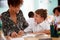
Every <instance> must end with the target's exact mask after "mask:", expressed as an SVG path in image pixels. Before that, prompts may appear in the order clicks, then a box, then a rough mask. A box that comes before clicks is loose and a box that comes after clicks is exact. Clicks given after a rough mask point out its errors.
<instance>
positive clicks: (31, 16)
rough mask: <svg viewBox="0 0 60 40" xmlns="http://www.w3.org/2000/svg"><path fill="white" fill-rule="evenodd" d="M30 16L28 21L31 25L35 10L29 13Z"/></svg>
mask: <svg viewBox="0 0 60 40" xmlns="http://www.w3.org/2000/svg"><path fill="white" fill-rule="evenodd" d="M28 17H29V19H27V22H28V24H29V25H31V24H32V23H34V12H33V11H30V12H29V13H28Z"/></svg>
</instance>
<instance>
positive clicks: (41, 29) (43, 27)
mask: <svg viewBox="0 0 60 40" xmlns="http://www.w3.org/2000/svg"><path fill="white" fill-rule="evenodd" d="M46 18H47V11H46V10H44V9H38V10H36V11H35V14H34V20H35V24H32V25H30V26H29V27H27V28H26V29H25V30H24V31H25V32H32V33H36V34H37V33H46V34H49V33H50V25H48V23H47V21H46V20H45V19H46Z"/></svg>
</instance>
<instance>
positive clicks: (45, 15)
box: [35, 9, 47, 20]
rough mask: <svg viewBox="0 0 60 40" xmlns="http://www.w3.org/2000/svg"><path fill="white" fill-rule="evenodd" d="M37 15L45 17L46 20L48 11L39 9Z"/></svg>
mask: <svg viewBox="0 0 60 40" xmlns="http://www.w3.org/2000/svg"><path fill="white" fill-rule="evenodd" d="M35 13H36V14H38V15H40V16H41V17H43V18H44V20H45V19H46V18H47V10H45V9H37V10H36V11H35Z"/></svg>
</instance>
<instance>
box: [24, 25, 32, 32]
mask: <svg viewBox="0 0 60 40" xmlns="http://www.w3.org/2000/svg"><path fill="white" fill-rule="evenodd" d="M24 32H32V27H31V26H28V27H27V28H26V29H25V30H24Z"/></svg>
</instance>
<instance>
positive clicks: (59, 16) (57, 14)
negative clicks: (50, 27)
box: [53, 7, 60, 24]
mask: <svg viewBox="0 0 60 40" xmlns="http://www.w3.org/2000/svg"><path fill="white" fill-rule="evenodd" d="M53 13H54V21H55V23H56V24H60V7H56V8H54V9H53Z"/></svg>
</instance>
